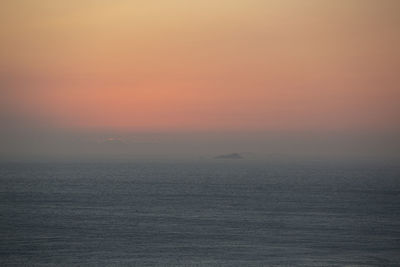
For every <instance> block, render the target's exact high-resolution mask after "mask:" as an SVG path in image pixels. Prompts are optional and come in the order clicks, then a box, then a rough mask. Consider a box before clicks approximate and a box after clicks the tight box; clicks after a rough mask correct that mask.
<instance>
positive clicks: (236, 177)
mask: <svg viewBox="0 0 400 267" xmlns="http://www.w3.org/2000/svg"><path fill="white" fill-rule="evenodd" d="M0 266H400V166H399V165H397V164H389V163H382V162H380V163H371V162H357V163H349V162H347V163H346V162H341V163H336V162H335V163H332V162H318V161H309V162H258V161H257V162H252V161H245V160H210V161H201V160H199V161H193V162H192V161H181V162H180V161H168V162H130V163H126V162H124V163H110V162H109V163H107V162H102V163H93V162H86V163H65V162H64V163H60V162H59V163H43V162H42V163H1V164H0Z"/></svg>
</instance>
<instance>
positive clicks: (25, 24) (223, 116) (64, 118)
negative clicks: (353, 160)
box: [0, 0, 400, 151]
mask: <svg viewBox="0 0 400 267" xmlns="http://www.w3.org/2000/svg"><path fill="white" fill-rule="evenodd" d="M399 14H400V1H397V0H307V1H303V0H234V1H233V0H219V1H211V0H202V1H197V0H195V1H187V0H169V1H161V0H160V1H156V0H155V1H136V0H129V1H128V0H96V1H94V0H68V1H67V0H65V1H64V0H58V1H54V0H40V1H37V0H3V1H1V3H0V18H1V19H0V20H1V23H0V34H1V44H0V47H1V50H0V53H1V54H0V58H1V61H0V127H1V128H2V129H3V131H2V132H3V135H4V136H8V137H7V138H10V136H12V138H13V142H12V143H18V142H20V141H22V140H25V141H26V140H27V139H32V138H31V137H32V136H35V134H36V135H38V134H37V133H36V132H37V131H39V132H40V131H42V132H45V133H46V134H49V132H51V133H53V136H54V135H57V136H58V137H60V136H64V137H65V135H67V134H68V135H69V134H70V133H71V132H73V133H74V135H76V136H81V139H82V138H83V137H82V136H85V137H84V138H83V139H85V138H89V139H90V137H88V136H90V135H91V134H90V133H96V134H93V137H91V138H92V141H93V140H98V138H103V137H99V136H104V138H105V139H104V140H107V138H117V139H118V138H120V137H118V136H121V133H124V135H125V136H127V135H129V136H132V135H134V134H135V133H140V134H139V135H140V137H139V139H140V140H144V143H147V142H149V140H150V141H151V142H150V143H152V142H153V140H154V138H155V137H154V136H156V135H157V134H160V133H164V134H165V133H175V134H178V135H179V134H183V133H192V134H193V133H215V132H220V133H221V136H224V134H222V133H226V135H228V134H227V133H234V134H236V135H240V136H243V133H249V135H247V137H246V138H247V139H255V140H261V139H262V138H261V137H260V136H263V135H262V133H271V132H272V133H273V135H274V136H276V135H279V133H291V136H292V137H293V136H296V133H299V132H302V133H304V132H312V133H313V134H314V135H318V133H321V134H323V133H327V132H329V135H330V136H332V133H339V134H340V136H342V137H343V136H346V138H347V139H349V138H350V137H349V136H351V138H350V139H357V137H355V136H357V135H359V134H363V135H376V136H379V138H382V136H397V133H399V132H400V123H399V115H400V105H399V100H400V90H399V85H400V75H399V70H400V50H399V47H400V30H399V29H400V16H399ZM21 129H23V130H21ZM33 129H35V130H33ZM37 129H40V130H37ZM21 131H22V132H24V134H21V133H20V132H21ZM27 131H28V132H29V131H32V132H35V131H36V132H35V134H31V135H29V134H26V132H27ZM16 132H19V133H20V134H19V137H15V135H16V134H15V133H16ZM55 132H56V133H55ZM54 133H55V134H54ZM143 133H152V135H150V136H149V135H147V136H146V135H145V134H143ZM254 133H259V134H257V138H254V136H252V135H251V134H254ZM28 136H29V137H28ZM136 136H137V134H136ZM7 138H6V137H2V139H3V141H0V144H1V142H3V143H10V141H9V140H8V139H7ZM18 138H19V139H18ZM124 138H126V137H124ZM135 138H137V137H135ZM219 138H220V137H219ZM246 138H245V139H246ZM293 138H295V137H293ZM293 138H292V139H293ZM377 138H378V137H377ZM379 138H378V139H379ZM61 139H62V138H61ZM64 139H66V138H64ZM72 139H73V138H72ZM131 139H132V138H131ZM156 139H157V138H156ZM203 139H204V140H203V141H202V142H203V143H204V142H206V141H205V139H207V138H203ZM214 139H215V138H214ZM217 139H218V138H217ZM217 139H215V140H214V141H215V142H216V143H217V142H218V141H216V140H217ZM222 139H224V138H222ZM339 139H340V138H339ZM378 139H376V138H375V139H374V140H375V141H376V140H378ZM394 139H395V140H396V141H398V139H396V138H394ZM4 140H6V141H4ZM57 140H58V139H57ZM157 140H159V138H158V139H157ZM218 140H219V139H218ZM241 140H242V139H241ZM271 140H272V139H271ZM114 141H115V140H114ZM114 141H113V142H114ZM32 142H33V141H32ZM68 142H70V141H68ZM68 142H67V141H65V143H66V144H67V143H68ZM135 142H136V141H135ZM202 142H200V143H202ZM285 142H286V141H285ZM200 143H199V144H200ZM286 143H287V142H286ZM375 143H376V142H375ZM378 143H379V142H378ZM3 145H4V144H3ZM66 146H67V145H66ZM389 146H390V145H389ZM227 147H229V146H228V145H227ZM252 147H257V145H253V146H252ZM252 147H248V149H250V150H251V149H252ZM224 149H227V148H224ZM241 149H246V147H245V146H244V147H243V148H241ZM11 150H12V148H9V149H8V151H11ZM276 150H277V151H279V149H276Z"/></svg>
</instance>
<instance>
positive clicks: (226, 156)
mask: <svg viewBox="0 0 400 267" xmlns="http://www.w3.org/2000/svg"><path fill="white" fill-rule="evenodd" d="M215 158H216V159H243V157H242V155H240V154H239V153H231V154H224V155H219V156H216V157H215Z"/></svg>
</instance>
